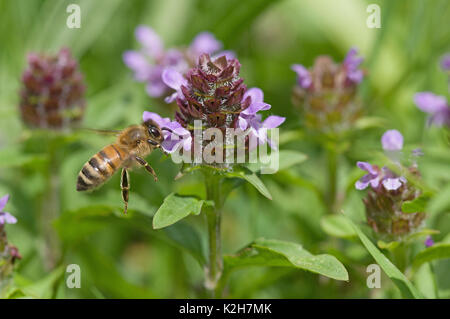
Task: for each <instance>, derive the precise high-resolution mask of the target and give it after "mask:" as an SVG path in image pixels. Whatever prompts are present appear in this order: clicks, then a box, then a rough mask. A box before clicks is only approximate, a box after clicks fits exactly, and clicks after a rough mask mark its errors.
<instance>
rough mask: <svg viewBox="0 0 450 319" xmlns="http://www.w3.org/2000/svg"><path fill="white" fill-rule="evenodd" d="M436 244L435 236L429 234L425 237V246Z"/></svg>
mask: <svg viewBox="0 0 450 319" xmlns="http://www.w3.org/2000/svg"><path fill="white" fill-rule="evenodd" d="M433 245H434V240H433V238H431V236H429V235H428V236H427V238H426V239H425V247H427V248H428V247H431V246H433Z"/></svg>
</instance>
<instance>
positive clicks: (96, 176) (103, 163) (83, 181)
mask: <svg viewBox="0 0 450 319" xmlns="http://www.w3.org/2000/svg"><path fill="white" fill-rule="evenodd" d="M125 156H126V153H125V152H124V151H123V150H122V149H120V148H119V147H118V146H117V145H114V144H111V145H108V146H106V147H104V148H103V149H102V150H101V151H100V152H98V153H97V154H95V155H94V156H92V158H91V159H90V160H89V161H88V162H86V164H84V166H83V168H82V169H81V171H80V173H79V174H78V180H77V191H86V190H90V189H93V188H95V187H97V186H100V185H101V184H102V183H104V182H106V181H107V180H108V178H110V177H111V176H112V175H113V174H114V173H115V172H116V170H117V169H119V168H120V167H121V165H122V163H123V161H124V159H125Z"/></svg>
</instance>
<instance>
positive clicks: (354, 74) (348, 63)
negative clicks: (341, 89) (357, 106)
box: [344, 48, 364, 83]
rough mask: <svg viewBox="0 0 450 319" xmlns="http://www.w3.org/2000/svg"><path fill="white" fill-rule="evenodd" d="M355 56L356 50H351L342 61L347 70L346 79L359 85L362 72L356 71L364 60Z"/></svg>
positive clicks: (362, 75)
mask: <svg viewBox="0 0 450 319" xmlns="http://www.w3.org/2000/svg"><path fill="white" fill-rule="evenodd" d="M357 55H358V49H356V48H351V49H350V51H348V53H347V56H346V57H345V60H344V66H345V68H346V69H347V78H348V79H349V80H350V81H352V82H353V83H360V82H361V81H362V79H363V77H364V73H363V71H362V70H360V69H358V67H359V65H360V64H361V63H362V62H363V61H364V59H363V58H362V57H358V56H357Z"/></svg>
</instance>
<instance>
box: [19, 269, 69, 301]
mask: <svg viewBox="0 0 450 319" xmlns="http://www.w3.org/2000/svg"><path fill="white" fill-rule="evenodd" d="M63 276H64V267H63V266H60V267H58V268H56V269H54V270H53V271H52V272H51V273H49V274H48V275H47V276H45V277H44V278H42V279H40V280H39V281H37V282H35V283H33V284H31V285H27V286H25V287H22V288H21V290H22V291H23V292H24V293H25V295H27V296H32V297H35V298H40V299H45V298H51V296H52V293H53V288H54V286H55V285H56V284H57V282H58V281H59V280H61V278H62V277H63Z"/></svg>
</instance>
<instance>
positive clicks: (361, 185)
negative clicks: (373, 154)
mask: <svg viewBox="0 0 450 319" xmlns="http://www.w3.org/2000/svg"><path fill="white" fill-rule="evenodd" d="M356 166H358V167H359V168H360V169H362V170H363V171H366V172H367V173H368V174H366V175H364V176H363V177H361V178H360V179H359V181H357V182H356V183H355V187H356V189H359V190H363V189H366V188H367V186H369V185H370V186H372V187H374V188H376V187H378V185H379V183H380V172H379V170H378V169H377V168H376V167H374V166H372V165H371V164H369V163H366V162H357V163H356Z"/></svg>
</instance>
